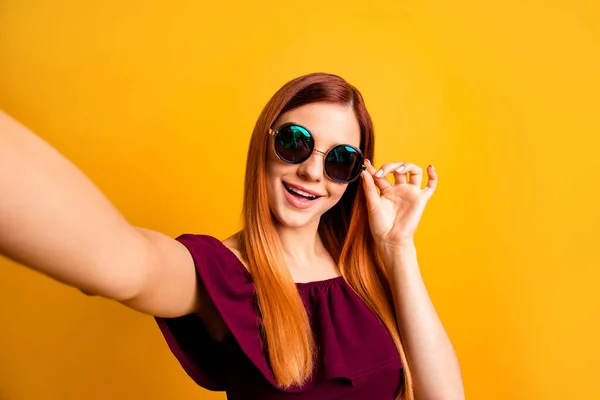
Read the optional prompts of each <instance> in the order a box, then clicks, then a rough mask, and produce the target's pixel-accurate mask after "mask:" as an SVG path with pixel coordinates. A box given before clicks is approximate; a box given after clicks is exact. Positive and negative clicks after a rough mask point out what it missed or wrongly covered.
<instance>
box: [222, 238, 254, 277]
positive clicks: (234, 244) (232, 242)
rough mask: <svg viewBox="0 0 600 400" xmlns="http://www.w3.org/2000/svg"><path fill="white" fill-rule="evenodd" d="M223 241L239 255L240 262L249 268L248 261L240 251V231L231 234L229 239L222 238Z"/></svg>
mask: <svg viewBox="0 0 600 400" xmlns="http://www.w3.org/2000/svg"><path fill="white" fill-rule="evenodd" d="M221 243H223V244H224V245H225V247H227V248H228V249H229V250H231V252H232V253H233V254H235V255H236V256H237V258H238V259H239V260H240V262H241V263H242V264H243V265H244V267H246V269H249V268H248V263H247V262H246V260H245V258H244V256H243V255H242V252H241V251H240V247H241V246H240V232H236V233H234V234H233V235H231V236H229V237H228V238H227V239H224V240H221Z"/></svg>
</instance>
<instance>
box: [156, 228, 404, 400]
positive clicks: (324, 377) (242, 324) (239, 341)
mask: <svg viewBox="0 0 600 400" xmlns="http://www.w3.org/2000/svg"><path fill="white" fill-rule="evenodd" d="M177 240H178V241H180V242H181V243H182V244H183V245H184V246H186V248H187V249H188V250H189V252H190V253H191V255H192V258H193V260H194V264H195V267H196V272H197V276H198V279H199V280H200V281H201V282H202V284H203V286H204V288H205V290H206V295H207V296H208V297H209V298H210V299H211V301H212V302H213V304H214V306H215V308H216V310H217V311H218V313H219V314H220V316H221V318H222V319H223V322H224V323H225V325H226V326H227V328H228V330H229V332H230V335H228V336H227V340H224V341H223V342H221V343H217V342H215V341H214V340H213V339H212V338H211V337H210V335H209V334H208V331H207V330H206V327H205V326H204V323H203V322H202V320H201V318H200V317H198V316H196V315H186V316H183V317H178V318H159V317H157V318H156V321H157V323H158V326H159V327H160V330H161V332H162V333H163V335H164V337H165V339H166V341H167V343H168V345H169V348H170V349H171V351H172V352H173V354H174V355H175V356H176V358H177V360H179V363H180V364H181V366H182V367H183V368H184V370H185V371H186V372H187V373H188V375H189V376H190V377H191V378H192V379H193V380H194V381H195V382H196V383H197V384H198V385H200V386H202V387H204V388H206V389H208V390H215V391H227V393H228V396H231V398H232V399H233V398H236V399H238V398H261V399H279V398H280V397H278V396H279V395H283V394H285V393H288V394H291V393H294V394H295V395H299V394H300V393H301V392H305V393H306V394H307V396H308V395H310V396H311V400H317V399H322V398H323V399H324V398H327V399H333V398H336V399H337V398H344V399H347V398H348V399H349V398H352V399H354V398H365V397H361V396H362V394H361V393H367V392H363V390H371V391H372V390H374V389H372V387H373V385H375V386H376V389H377V390H378V391H387V392H390V393H394V390H395V388H396V387H397V386H398V382H399V379H400V378H401V377H402V376H401V372H402V371H401V369H402V364H401V361H400V358H399V356H398V353H397V351H396V348H395V346H394V343H393V341H392V339H391V337H390V335H389V334H388V333H387V331H386V329H385V327H384V326H383V324H382V323H380V322H379V320H378V319H377V318H376V316H375V315H374V314H373V313H372V312H371V311H370V310H369V309H368V307H367V306H366V305H365V304H364V303H363V302H362V301H361V300H360V299H359V298H358V296H357V295H356V294H355V293H354V292H353V290H352V289H351V288H350V287H349V286H348V285H347V284H346V283H345V281H344V280H343V278H342V277H337V278H333V279H328V280H325V281H316V282H309V283H298V284H297V288H298V290H299V294H300V296H301V298H302V300H303V302H304V304H305V306H306V307H307V312H308V315H309V319H310V321H311V325H312V327H313V331H314V333H315V339H316V344H317V346H318V349H319V353H320V357H319V358H320V362H319V366H318V367H317V371H316V372H317V373H316V374H315V375H313V376H312V377H311V379H310V380H309V382H307V383H306V384H305V385H304V386H302V387H290V388H286V389H283V388H281V387H279V385H277V383H276V382H275V379H274V377H273V374H272V371H271V369H270V367H269V362H268V356H267V352H266V351H265V350H264V349H265V347H266V346H265V343H264V340H263V338H262V336H261V335H260V333H259V332H260V327H261V320H260V318H259V316H260V312H259V309H258V306H257V302H256V296H255V289H254V285H253V282H252V277H251V275H250V273H249V272H248V270H247V269H246V268H245V267H244V265H243V264H242V263H241V262H240V260H239V259H238V258H237V256H236V255H235V254H234V253H233V252H232V251H231V250H230V249H228V248H227V247H226V246H225V245H224V244H223V243H221V241H219V240H218V239H216V238H214V237H212V236H207V235H192V234H184V235H181V236H179V237H178V238H177ZM224 345H226V346H229V347H224ZM232 349H233V350H232ZM232 351H233V353H234V354H236V355H239V356H241V358H230V357H229V356H231V354H232V353H231V352H232ZM248 361H249V362H248ZM257 372H258V374H257ZM263 378H264V379H263ZM228 382H231V384H230V385H228ZM233 382H235V383H233ZM375 382H377V383H376V384H375ZM316 386H320V389H319V390H320V392H319V393H321V395H322V397H319V396H317V395H316V392H313V391H312V389H313V388H315V387H316ZM351 389H352V390H351ZM346 390H348V391H347V392H346ZM253 391H254V392H253ZM334 391H337V392H335V393H337V396H338V397H333V395H332V393H334ZM250 393H260V394H256V395H254V397H252V396H251V395H250ZM351 393H354V394H355V395H356V396H358V397H346V396H349V395H350V394H351ZM369 393H371V392H369ZM378 393H379V392H378ZM300 398H304V397H298V399H300Z"/></svg>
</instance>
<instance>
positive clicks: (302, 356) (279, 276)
mask: <svg viewBox="0 0 600 400" xmlns="http://www.w3.org/2000/svg"><path fill="white" fill-rule="evenodd" d="M314 102H330V103H337V104H343V105H347V106H349V107H351V108H352V109H353V110H354V113H355V115H356V118H357V120H358V123H359V126H360V134H361V138H360V149H361V150H362V152H363V154H364V156H365V158H367V159H369V160H371V161H372V160H373V150H374V148H373V147H374V137H373V123H372V121H371V117H370V116H369V113H368V112H367V109H366V107H365V103H364V100H363V98H362V95H361V94H360V92H359V91H358V90H357V89H356V88H355V87H354V86H352V85H350V84H349V83H348V82H346V81H345V80H344V79H342V78H341V77H339V76H336V75H331V74H325V73H313V74H309V75H305V76H301V77H299V78H296V79H294V80H292V81H290V82H288V83H286V84H285V85H284V86H283V87H282V88H281V89H279V90H278V91H277V93H275V94H274V95H273V97H272V98H271V99H270V100H269V102H268V103H267V105H266V106H265V108H264V109H263V110H262V112H261V114H260V116H259V117H258V121H257V122H256V125H255V127H254V131H253V133H252V138H251V140H250V147H249V150H248V158H247V164H246V178H245V185H244V204H243V210H244V211H243V230H242V232H241V240H240V245H241V246H240V247H241V248H240V250H241V253H242V255H243V256H244V258H245V259H246V261H247V263H248V268H249V270H250V273H251V275H252V278H253V283H254V287H255V290H256V294H257V300H258V307H259V311H260V314H261V317H262V323H263V331H262V332H261V333H262V334H263V337H264V338H265V339H266V345H267V349H268V355H269V361H270V365H271V369H272V371H273V375H274V377H275V380H276V381H277V383H278V384H279V385H280V386H281V387H284V388H289V387H291V386H296V385H297V386H302V385H303V384H304V383H305V382H306V381H307V380H308V379H309V378H310V376H311V374H312V372H313V368H314V366H315V362H316V359H317V354H316V353H317V350H316V345H315V343H314V338H313V335H312V330H311V327H310V324H309V321H308V316H307V314H306V310H305V308H304V305H303V303H302V300H301V298H300V295H299V293H298V290H297V288H296V285H295V283H294V281H293V279H292V276H291V274H290V272H289V270H288V268H287V266H286V264H285V261H284V259H283V254H282V253H281V250H280V248H281V242H280V241H279V236H278V234H277V231H276V229H275V221H274V219H273V218H274V217H273V215H272V214H271V210H270V207H269V201H268V197H267V170H266V158H267V152H268V151H269V148H268V143H269V140H268V137H269V135H268V131H269V128H270V127H271V125H272V124H273V123H274V122H275V121H276V120H277V118H278V117H279V116H280V115H281V114H283V113H285V112H286V111H290V110H292V109H294V108H297V107H300V106H302V105H305V104H308V103H314ZM360 182H361V180H360V179H358V180H356V181H354V182H352V183H350V184H349V185H348V188H347V189H346V191H345V193H344V195H343V196H342V198H341V199H340V201H339V202H338V203H337V204H336V205H335V206H333V207H332V208H331V209H330V210H328V211H327V212H326V213H325V214H323V216H322V217H321V220H320V222H319V229H318V230H319V235H320V236H321V240H322V241H323V244H324V246H325V248H326V249H327V250H328V251H329V253H330V254H331V256H332V257H333V259H334V260H335V262H336V263H337V264H338V266H339V269H340V271H341V275H342V277H343V279H344V280H345V281H346V282H347V283H348V285H349V286H350V287H351V288H352V289H353V290H354V292H355V293H356V294H357V295H358V296H359V297H360V298H361V299H362V301H363V302H365V304H366V305H367V306H368V307H369V308H370V309H371V310H372V311H373V313H374V314H375V315H376V316H377V317H378V318H379V319H380V320H381V322H382V323H383V324H384V325H385V327H386V328H387V330H388V332H389V333H390V335H391V337H392V339H393V341H394V343H395V345H396V348H397V350H398V354H399V355H400V358H401V360H402V363H403V365H404V368H403V373H404V385H402V389H401V390H400V392H399V393H398V395H397V397H396V399H398V400H400V399H404V400H414V394H413V383H412V378H411V373H410V369H409V366H408V360H407V357H406V354H405V351H404V348H403V346H402V340H401V338H400V333H399V330H398V326H397V323H396V315H395V310H394V303H393V298H392V291H391V287H390V283H389V280H388V277H387V274H386V271H385V268H384V265H383V264H382V262H381V259H380V258H379V257H378V255H377V253H376V251H375V245H374V240H373V236H372V234H371V231H370V228H369V222H368V219H367V201H366V197H365V194H364V192H363V190H361V188H360V184H361V183H360Z"/></svg>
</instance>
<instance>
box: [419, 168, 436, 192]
mask: <svg viewBox="0 0 600 400" xmlns="http://www.w3.org/2000/svg"><path fill="white" fill-rule="evenodd" d="M427 178H428V180H427V186H426V187H425V189H423V190H422V191H421V193H423V195H424V196H425V198H426V199H427V200H429V199H430V198H431V196H432V195H433V192H435V189H436V188H437V181H438V177H437V173H436V172H435V170H434V169H433V165H429V166H428V167H427Z"/></svg>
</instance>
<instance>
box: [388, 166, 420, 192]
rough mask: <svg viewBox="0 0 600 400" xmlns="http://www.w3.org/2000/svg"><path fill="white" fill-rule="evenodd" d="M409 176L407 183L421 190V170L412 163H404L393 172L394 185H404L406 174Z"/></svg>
mask: <svg viewBox="0 0 600 400" xmlns="http://www.w3.org/2000/svg"><path fill="white" fill-rule="evenodd" d="M407 173H408V174H410V179H409V181H408V183H410V184H411V185H415V186H418V187H419V188H421V182H422V180H423V169H422V168H421V167H419V166H418V165H415V164H413V163H404V165H402V166H401V167H399V168H397V169H395V170H394V179H395V183H396V184H397V183H406V174H407Z"/></svg>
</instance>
